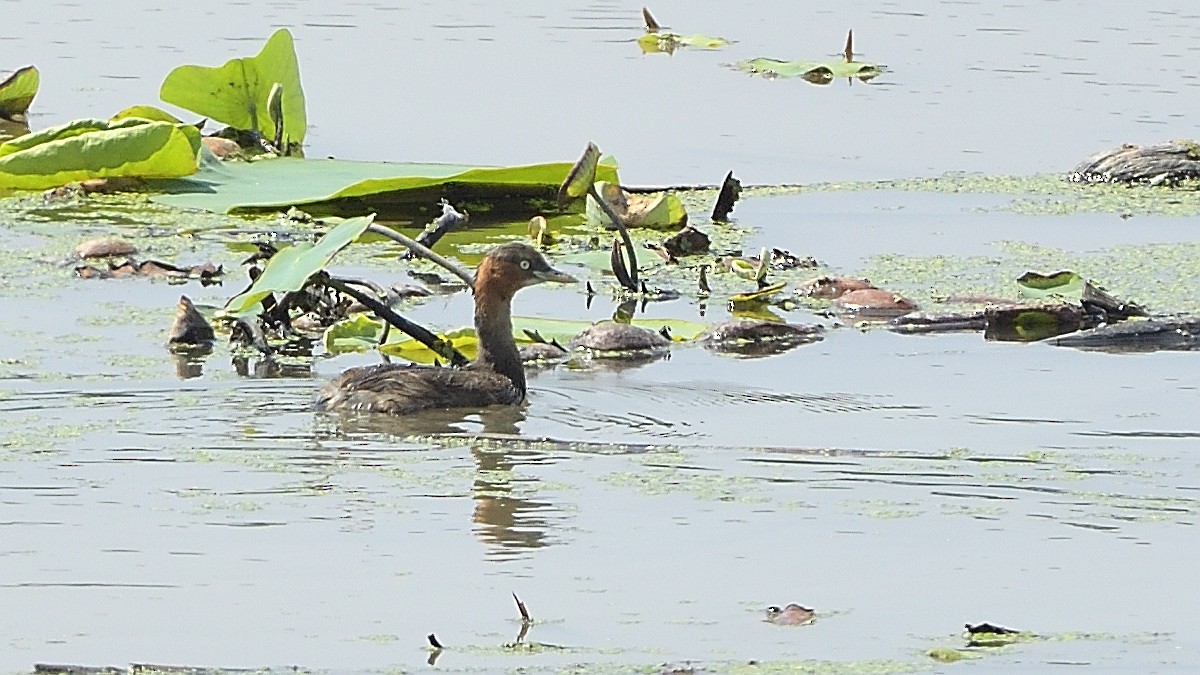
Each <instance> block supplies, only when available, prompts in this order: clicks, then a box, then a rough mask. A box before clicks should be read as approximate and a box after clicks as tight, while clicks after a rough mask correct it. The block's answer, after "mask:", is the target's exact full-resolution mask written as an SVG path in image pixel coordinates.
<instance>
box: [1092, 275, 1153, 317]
mask: <svg viewBox="0 0 1200 675" xmlns="http://www.w3.org/2000/svg"><path fill="white" fill-rule="evenodd" d="M1080 303H1081V304H1082V305H1083V311H1084V312H1086V313H1087V314H1088V315H1089V316H1093V317H1095V318H1096V319H1097V320H1099V321H1121V320H1123V319H1129V318H1131V317H1135V316H1146V310H1145V309H1144V308H1143V307H1142V306H1140V305H1136V304H1134V303H1132V302H1123V301H1121V300H1118V299H1116V298H1115V297H1113V296H1112V295H1110V294H1109V293H1108V292H1107V291H1105V290H1104V289H1103V288H1100V287H1098V286H1096V285H1094V284H1093V283H1092V282H1090V281H1085V282H1084V284H1083V297H1082V298H1081V300H1080Z"/></svg>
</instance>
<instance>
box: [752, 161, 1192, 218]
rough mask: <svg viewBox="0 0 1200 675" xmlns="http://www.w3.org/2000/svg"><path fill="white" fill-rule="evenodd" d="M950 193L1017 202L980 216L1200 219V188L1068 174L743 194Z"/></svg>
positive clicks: (972, 176) (960, 176)
mask: <svg viewBox="0 0 1200 675" xmlns="http://www.w3.org/2000/svg"><path fill="white" fill-rule="evenodd" d="M871 190H898V191H902V192H944V193H953V194H979V195H1007V196H1010V197H1012V198H1013V199H1012V200H1011V201H1008V202H1005V203H1002V204H999V205H996V206H989V207H976V210H978V211H984V212H986V211H1009V212H1015V213H1020V214H1024V215H1040V216H1058V215H1070V214H1074V213H1113V214H1118V215H1121V216H1122V217H1127V216H1136V215H1162V216H1195V215H1200V185H1197V184H1196V183H1195V182H1190V183H1189V182H1185V183H1184V184H1182V185H1180V186H1177V187H1174V188H1166V187H1151V186H1145V185H1128V186H1126V185H1111V184H1086V185H1085V184H1080V183H1072V182H1070V181H1068V180H1067V179H1066V176H1065V174H1037V175H1032V176H1003V175H989V174H981V173H961V172H951V173H946V174H943V175H941V176H938V177H933V178H903V179H896V180H886V181H857V182H856V181H847V182H836V183H814V184H810V185H776V186H754V187H749V188H746V189H744V190H743V193H742V196H743V197H744V198H748V197H755V196H760V197H762V196H771V195H777V194H805V193H815V192H863V191H871Z"/></svg>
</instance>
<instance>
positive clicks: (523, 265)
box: [521, 260, 529, 270]
mask: <svg viewBox="0 0 1200 675" xmlns="http://www.w3.org/2000/svg"><path fill="white" fill-rule="evenodd" d="M521 269H523V270H527V269H529V261H528V260H522V261H521Z"/></svg>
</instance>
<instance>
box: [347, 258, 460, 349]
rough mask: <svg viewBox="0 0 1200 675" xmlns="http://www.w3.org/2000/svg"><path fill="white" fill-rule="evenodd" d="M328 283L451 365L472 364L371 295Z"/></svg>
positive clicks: (445, 343)
mask: <svg viewBox="0 0 1200 675" xmlns="http://www.w3.org/2000/svg"><path fill="white" fill-rule="evenodd" d="M327 283H328V284H329V285H330V286H332V287H333V288H336V289H337V290H339V291H341V292H342V293H345V294H346V295H349V296H350V297H352V298H354V299H355V300H357V301H359V302H361V303H362V304H364V305H366V306H367V308H368V309H370V310H371V311H372V312H375V315H376V316H378V317H379V318H380V319H383V320H384V321H386V322H387V323H389V324H391V325H393V326H395V327H396V328H397V329H399V330H401V331H403V332H404V334H405V335H409V336H412V338H413V339H414V340H416V341H417V342H420V343H421V344H423V345H425V346H426V347H429V348H430V349H431V350H433V352H434V353H435V354H437V355H438V356H440V357H442V358H444V359H446V360H447V361H449V362H450V365H453V366H458V367H461V366H465V365H467V364H468V363H470V361H468V360H467V357H465V356H463V355H462V352H460V351H458V350H457V349H455V348H454V345H452V344H450V341H449V340H445V339H443V338H440V337H438V336H437V335H434V334H433V333H431V332H430V331H429V329H427V328H425V327H424V326H421V325H418V324H415V323H413V322H411V321H409V320H408V319H405V318H404V317H402V316H400V315H399V314H397V313H395V312H393V311H392V308H391V307H388V306H387V305H385V304H383V303H382V302H380V301H379V300H377V299H376V298H373V297H371V296H370V295H369V294H367V293H363V292H362V291H360V290H358V289H356V288H353V287H351V286H350V285H349V284H346V283H345V282H342V281H339V280H337V279H332V278H331V279H328V280H327Z"/></svg>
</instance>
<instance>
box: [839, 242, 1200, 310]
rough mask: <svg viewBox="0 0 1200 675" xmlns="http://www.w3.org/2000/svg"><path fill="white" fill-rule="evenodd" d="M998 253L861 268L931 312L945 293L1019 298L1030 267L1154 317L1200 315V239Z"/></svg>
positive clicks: (1016, 248)
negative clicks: (1089, 283) (1064, 275)
mask: <svg viewBox="0 0 1200 675" xmlns="http://www.w3.org/2000/svg"><path fill="white" fill-rule="evenodd" d="M1000 248H1001V249H1002V252H1003V253H1002V255H997V256H988V257H983V256H962V257H960V256H940V255H939V256H903V255H895V254H888V255H879V256H873V257H871V258H869V259H868V260H867V262H866V265H865V267H864V268H863V269H862V270H860V273H861V274H862V275H863V276H866V277H867V278H869V279H871V280H872V281H873V282H875V283H877V284H881V285H884V286H886V287H888V288H893V289H895V290H898V291H902V292H904V293H906V294H908V295H909V296H910V297H912V299H913V300H915V301H916V302H917V303H918V304H920V305H921V306H922V307H925V308H926V309H930V308H932V307H933V306H935V305H936V304H937V302H938V301H939V300H940V299H941V298H944V297H946V296H949V295H954V294H960V293H985V294H988V295H998V296H1001V297H1015V296H1016V291H1017V288H1018V287H1017V284H1016V281H1015V280H1016V279H1017V278H1019V277H1020V276H1021V275H1022V274H1024V273H1025V272H1027V271H1028V270H1029V268H1030V267H1040V268H1043V269H1069V270H1073V271H1074V272H1075V273H1077V274H1078V275H1080V276H1081V277H1084V278H1087V279H1091V280H1093V282H1094V283H1096V284H1097V285H1098V286H1100V287H1103V288H1104V289H1105V290H1107V291H1108V292H1109V293H1111V294H1113V295H1115V296H1116V297H1119V298H1121V299H1122V300H1124V301H1127V302H1135V303H1137V304H1138V305H1141V306H1144V307H1147V308H1148V309H1149V311H1150V312H1151V313H1174V312H1180V313H1194V312H1200V274H1196V271H1197V270H1200V242H1184V243H1175V244H1144V245H1123V246H1117V247H1112V248H1109V249H1102V250H1097V251H1089V252H1067V251H1063V250H1058V249H1051V248H1048V247H1044V246H1034V245H1028V244H1024V243H1019V242H1004V243H1002V244H1001V245H1000Z"/></svg>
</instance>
